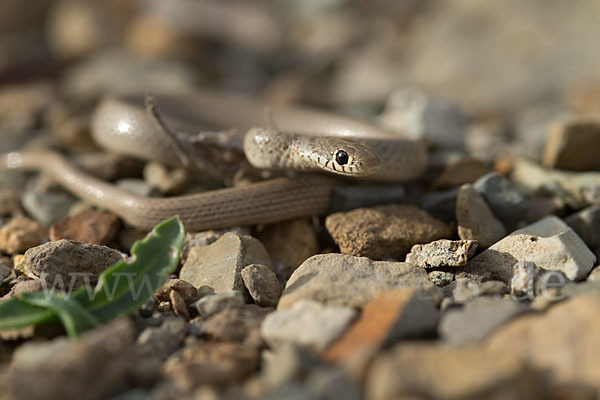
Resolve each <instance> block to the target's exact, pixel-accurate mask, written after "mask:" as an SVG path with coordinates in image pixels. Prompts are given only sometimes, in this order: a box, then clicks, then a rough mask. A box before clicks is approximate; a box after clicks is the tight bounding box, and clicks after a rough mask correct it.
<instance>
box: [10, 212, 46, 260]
mask: <svg viewBox="0 0 600 400" xmlns="http://www.w3.org/2000/svg"><path fill="white" fill-rule="evenodd" d="M46 237H47V232H46V228H44V227H43V226H42V225H41V224H40V223H39V222H37V221H34V220H31V219H29V218H25V217H15V218H13V219H11V220H10V222H8V223H7V224H6V225H3V226H2V227H0V250H2V251H3V252H4V253H7V254H14V253H20V252H23V251H25V250H27V249H29V248H30V247H33V246H37V245H38V244H40V243H41V242H42V241H43V240H44V239H46Z"/></svg>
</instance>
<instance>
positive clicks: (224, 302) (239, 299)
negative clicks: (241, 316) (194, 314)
mask: <svg viewBox="0 0 600 400" xmlns="http://www.w3.org/2000/svg"><path fill="white" fill-rule="evenodd" d="M243 305H244V297H243V296H242V294H241V293H240V292H238V291H237V290H230V291H228V292H223V293H217V294H213V295H208V296H204V297H202V298H201V299H200V300H198V301H197V302H195V303H194V304H193V306H194V307H196V310H197V311H198V314H200V316H201V317H203V318H207V317H210V316H211V315H213V314H216V313H218V312H220V311H223V310H226V309H228V308H237V307H242V306H243Z"/></svg>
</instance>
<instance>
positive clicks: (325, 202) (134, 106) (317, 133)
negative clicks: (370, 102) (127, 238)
mask: <svg viewBox="0 0 600 400" xmlns="http://www.w3.org/2000/svg"><path fill="white" fill-rule="evenodd" d="M155 98H156V99H157V100H158V103H157V104H158V105H159V106H160V112H161V114H162V115H163V116H164V123H165V124H167V125H168V126H169V127H173V129H175V130H177V131H178V132H189V133H190V134H193V133H194V132H195V133H198V132H221V133H225V135H224V137H226V138H227V139H226V140H227V142H228V143H227V146H230V147H232V148H234V149H238V150H242V149H244V150H245V154H246V157H247V158H248V159H249V160H250V162H251V163H252V164H255V166H257V167H261V168H269V169H288V168H294V169H309V170H311V169H315V170H320V171H328V172H333V173H338V174H342V175H350V176H362V177H360V178H358V179H375V180H380V181H399V182H402V181H409V180H413V179H415V178H418V177H419V176H420V175H421V174H422V173H423V171H424V169H425V165H426V151H425V148H424V146H423V144H422V143H420V142H417V141H410V140H404V139H400V138H398V137H395V136H393V135H392V134H390V133H388V132H385V131H383V130H381V129H379V128H377V127H376V126H374V125H372V124H369V123H365V122H361V121H358V120H354V119H351V118H347V117H343V116H339V115H335V114H332V113H327V112H322V111H318V110H313V109H308V108H302V107H283V106H268V105H266V104H264V103H261V102H259V101H255V100H253V99H249V98H245V97H242V96H238V95H232V94H224V93H221V92H213V91H200V90H197V91H193V92H189V93H185V94H161V95H156V96H155ZM143 99H144V98H143V96H132V97H122V98H108V99H105V100H103V101H102V102H101V103H100V104H99V106H98V107H97V109H96V111H95V113H94V116H93V118H92V124H91V131H92V135H93V137H94V140H95V141H96V142H97V143H98V144H99V145H100V146H102V147H104V148H105V149H107V150H108V151H111V152H116V153H121V154H127V155H131V156H135V157H140V158H143V159H147V160H155V161H159V162H162V163H165V164H170V165H181V164H182V163H183V164H185V162H183V161H184V160H182V157H181V154H180V152H179V151H178V149H177V148H176V147H177V146H173V140H172V138H169V137H168V135H165V132H164V126H162V125H161V124H160V123H157V120H156V118H155V116H153V115H152V113H150V112H149V111H148V109H147V108H146V107H144V102H143ZM265 115H267V117H268V120H269V121H268V125H269V127H265V122H264V121H265ZM211 129H212V131H211ZM210 136H211V137H213V135H210ZM214 137H215V138H217V139H215V140H216V141H217V142H218V141H219V140H220V139H218V138H219V136H218V135H214ZM217 144H218V145H219V146H222V145H223V143H217ZM184 147H185V146H184ZM218 148H219V147H217V149H218ZM213 153H214V151H213ZM1 160H2V161H0V168H4V169H7V168H23V169H29V170H41V171H43V172H44V173H46V174H48V175H50V176H51V177H52V178H53V179H55V180H56V181H57V182H58V183H60V184H61V185H63V186H64V187H65V188H66V189H67V190H69V191H71V192H73V193H74V194H75V195H77V196H79V197H80V198H82V199H84V200H86V201H88V202H90V203H92V204H94V205H96V206H98V207H101V208H103V209H107V210H109V211H112V212H114V213H115V214H117V215H119V216H120V217H121V218H123V219H124V220H125V221H126V222H127V223H129V224H130V225H132V226H134V227H136V228H139V229H142V230H148V229H151V228H152V227H153V226H154V225H156V224H157V223H158V222H160V221H162V220H164V219H166V218H169V217H171V216H173V215H176V214H177V215H179V216H180V218H181V220H182V222H183V223H184V225H185V227H186V229H188V230H191V231H198V230H204V229H212V228H224V227H229V226H233V225H249V224H259V223H271V222H277V221H282V220H286V219H290V218H295V217H301V216H307V215H315V214H323V213H325V212H326V211H327V209H328V207H329V201H330V194H331V190H332V188H333V187H335V185H336V184H337V180H335V179H333V178H332V177H327V176H325V174H315V173H300V174H296V175H295V176H293V177H280V178H273V179H269V180H265V181H261V182H257V183H253V184H250V185H245V186H240V187H231V188H225V189H218V190H212V191H208V192H203V193H199V194H193V195H185V196H177V197H166V198H148V197H144V196H140V195H137V194H134V193H131V192H129V191H127V190H125V189H122V188H119V187H117V186H115V185H113V184H110V183H107V182H104V181H102V180H99V179H97V178H95V177H93V176H91V175H89V174H88V173H85V172H83V171H81V170H80V169H79V168H77V167H75V166H74V165H73V164H71V163H70V162H69V161H68V160H67V159H66V158H65V157H64V156H63V155H61V154H60V153H57V152H53V151H25V152H13V153H9V154H4V155H3V156H2V158H1ZM192 161H193V162H194V163H196V164H198V165H202V166H204V167H205V168H211V162H214V161H206V160H192ZM196 161H197V162H196ZM214 167H215V168H216V165H215V166H214ZM363 175H365V176H363Z"/></svg>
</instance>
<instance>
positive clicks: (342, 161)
mask: <svg viewBox="0 0 600 400" xmlns="http://www.w3.org/2000/svg"><path fill="white" fill-rule="evenodd" d="M335 161H337V163H338V164H339V165H346V164H348V153H346V152H345V151H344V150H338V151H336V152H335Z"/></svg>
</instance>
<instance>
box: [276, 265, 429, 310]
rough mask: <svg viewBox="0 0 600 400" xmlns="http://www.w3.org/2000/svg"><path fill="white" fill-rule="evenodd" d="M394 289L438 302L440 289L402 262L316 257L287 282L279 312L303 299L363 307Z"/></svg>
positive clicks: (420, 269)
mask: <svg viewBox="0 0 600 400" xmlns="http://www.w3.org/2000/svg"><path fill="white" fill-rule="evenodd" d="M396 287H421V288H423V289H425V290H426V291H427V293H429V294H430V295H432V296H434V297H437V298H439V297H440V292H439V289H438V288H437V287H436V286H434V285H433V284H432V283H431V282H430V281H429V279H428V278H427V273H426V272H425V270H424V269H423V268H420V267H417V266H415V265H413V264H409V263H403V262H389V261H373V260H370V259H368V258H366V257H354V256H349V255H343V254H319V255H316V256H313V257H311V258H309V259H308V260H306V261H305V262H304V263H303V264H302V265H301V266H300V267H298V269H296V271H294V273H293V274H292V276H291V278H290V280H289V281H288V282H287V284H286V286H285V289H284V291H283V295H282V296H281V299H280V300H279V304H278V308H280V309H281V308H289V307H291V306H292V305H293V304H294V303H296V302H297V301H299V300H302V299H311V300H315V301H318V302H321V303H325V304H328V305H336V306H349V307H362V306H364V305H365V304H366V303H368V302H369V301H371V300H373V299H374V298H375V297H377V296H379V295H380V294H381V293H383V292H386V291H389V290H391V289H394V288H396Z"/></svg>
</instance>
